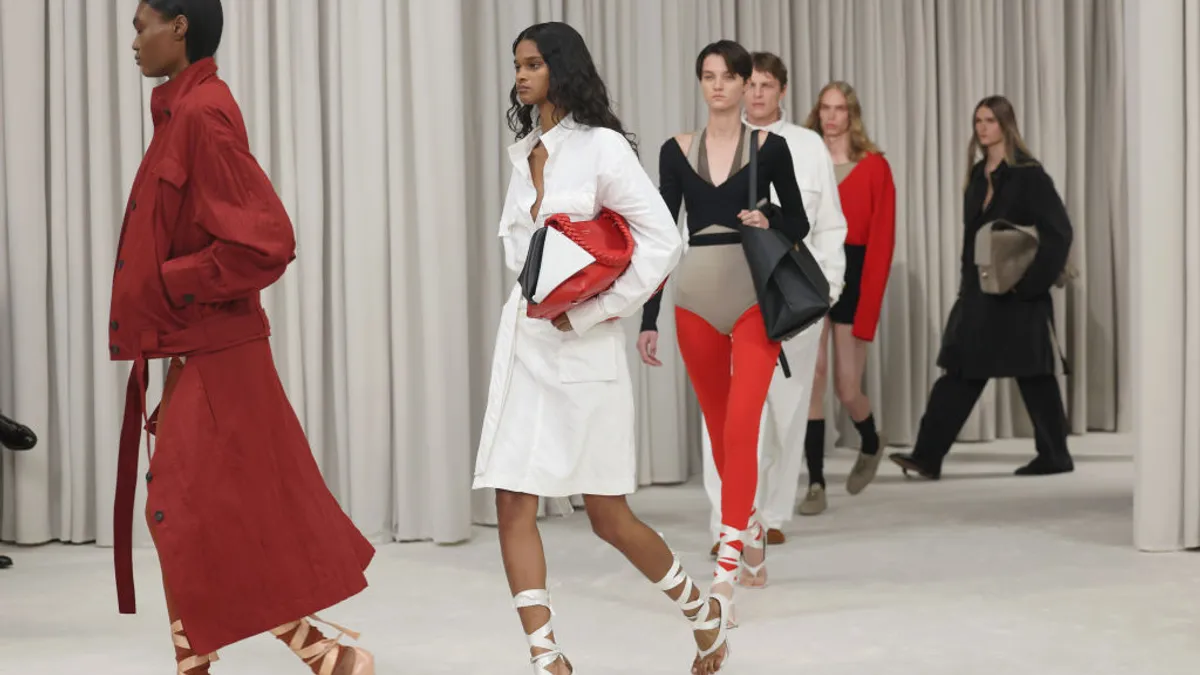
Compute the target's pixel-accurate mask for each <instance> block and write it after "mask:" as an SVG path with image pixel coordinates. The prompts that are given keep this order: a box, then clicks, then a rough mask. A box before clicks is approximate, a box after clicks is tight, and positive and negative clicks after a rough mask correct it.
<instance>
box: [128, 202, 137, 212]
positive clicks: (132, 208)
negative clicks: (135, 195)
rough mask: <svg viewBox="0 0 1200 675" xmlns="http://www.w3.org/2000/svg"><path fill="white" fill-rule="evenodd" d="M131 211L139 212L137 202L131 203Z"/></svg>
mask: <svg viewBox="0 0 1200 675" xmlns="http://www.w3.org/2000/svg"><path fill="white" fill-rule="evenodd" d="M129 210H130V211H137V200H134V201H131V202H129Z"/></svg>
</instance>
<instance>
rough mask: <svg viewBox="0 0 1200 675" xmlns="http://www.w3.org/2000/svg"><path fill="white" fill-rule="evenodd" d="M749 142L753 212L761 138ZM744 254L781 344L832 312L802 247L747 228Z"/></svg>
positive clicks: (817, 269) (821, 277) (824, 283)
mask: <svg viewBox="0 0 1200 675" xmlns="http://www.w3.org/2000/svg"><path fill="white" fill-rule="evenodd" d="M751 139H752V142H751V143H750V167H749V168H750V206H749V208H750V210H754V209H757V208H758V133H757V132H755V133H753V134H751ZM741 233H742V250H743V251H744V252H745V254H746V263H747V264H748V265H749V266H750V276H751V278H753V280H754V290H755V293H756V295H757V296H758V307H759V310H760V311H761V312H762V316H763V322H764V323H765V324H766V328H767V337H768V338H770V339H771V340H773V341H776V342H783V341H784V340H788V339H790V338H792V337H795V336H796V335H798V334H799V333H800V332H802V331H803V330H804V329H805V328H808V327H809V326H812V325H813V324H815V323H817V322H818V321H820V320H821V319H822V318H824V317H825V315H826V314H828V313H829V307H830V303H829V280H828V279H826V278H825V273H824V272H822V271H821V266H820V264H818V263H817V259H816V258H814V257H813V254H812V251H810V250H808V246H806V245H805V244H804V242H802V241H801V242H796V243H792V242H791V241H790V240H789V239H788V236H787V235H786V234H784V233H783V232H780V231H779V230H776V229H772V228H765V229H764V228H759V227H749V226H746V225H743V226H742V227H741Z"/></svg>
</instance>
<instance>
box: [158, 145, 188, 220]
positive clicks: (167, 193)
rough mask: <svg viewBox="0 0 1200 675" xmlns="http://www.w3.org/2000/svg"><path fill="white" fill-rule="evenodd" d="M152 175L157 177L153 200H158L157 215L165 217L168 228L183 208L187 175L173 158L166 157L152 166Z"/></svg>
mask: <svg viewBox="0 0 1200 675" xmlns="http://www.w3.org/2000/svg"><path fill="white" fill-rule="evenodd" d="M153 173H154V175H155V176H157V177H158V184H157V185H156V186H155V187H156V194H155V198H156V199H157V200H158V208H159V213H161V214H162V215H163V216H164V217H165V221H164V222H166V224H167V226H168V227H172V226H174V224H175V222H176V221H177V220H178V219H179V212H180V210H181V209H182V208H183V195H184V193H183V188H184V186H185V185H187V182H188V175H187V171H185V170H184V168H183V165H182V164H180V163H179V162H178V161H177V160H176V159H175V158H174V157H167V158H164V159H161V160H159V161H158V163H157V164H155V165H154V171H153Z"/></svg>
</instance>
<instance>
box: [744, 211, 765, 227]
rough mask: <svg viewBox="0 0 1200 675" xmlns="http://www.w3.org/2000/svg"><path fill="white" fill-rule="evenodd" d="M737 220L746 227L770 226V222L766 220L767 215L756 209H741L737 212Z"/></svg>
mask: <svg viewBox="0 0 1200 675" xmlns="http://www.w3.org/2000/svg"><path fill="white" fill-rule="evenodd" d="M738 220H740V221H742V224H743V225H745V226H747V227H757V228H759V229H766V228H768V227H770V226H771V222H770V221H768V220H767V217H766V216H765V215H763V212H762V211H759V210H758V209H755V210H753V211H746V210H743V211H742V212H741V213H738Z"/></svg>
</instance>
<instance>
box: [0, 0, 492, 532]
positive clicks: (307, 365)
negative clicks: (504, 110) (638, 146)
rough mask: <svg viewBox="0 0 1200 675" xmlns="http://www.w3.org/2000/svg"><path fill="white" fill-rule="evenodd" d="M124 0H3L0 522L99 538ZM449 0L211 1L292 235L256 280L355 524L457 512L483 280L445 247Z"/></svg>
mask: <svg viewBox="0 0 1200 675" xmlns="http://www.w3.org/2000/svg"><path fill="white" fill-rule="evenodd" d="M136 5H137V3H134V2H128V1H127V0H0V50H2V51H0V54H2V59H0V60H2V63H0V106H2V107H0V111H2V113H0V119H2V126H0V214H2V217H3V221H0V325H2V326H3V330H0V408H2V409H4V410H5V411H6V412H9V413H10V414H12V415H13V416H15V417H16V418H17V419H20V420H22V421H23V422H25V423H26V424H29V425H30V426H31V427H33V428H34V429H35V430H36V431H37V432H38V434H39V435H40V437H41V442H40V443H39V445H38V448H37V449H36V450H34V451H33V452H28V453H23V454H21V455H14V453H9V452H4V453H3V454H2V455H0V466H2V469H0V471H2V473H3V478H2V483H0V485H2V488H0V513H2V519H0V538H2V539H4V540H10V541H12V540H15V541H17V542H20V543H38V542H44V541H47V540H63V541H72V542H82V541H89V540H96V541H98V542H99V543H100V544H104V545H107V544H109V543H110V541H111V532H112V522H111V513H112V493H113V488H114V476H115V473H114V471H115V469H114V461H115V457H116V450H117V437H118V430H119V425H120V421H121V411H122V407H121V405H122V400H123V397H124V382H125V377H126V374H127V373H128V367H127V366H126V365H123V364H113V363H111V362H110V361H109V360H108V357H107V354H106V352H105V350H104V338H103V336H104V331H105V329H106V328H105V327H106V324H107V320H108V319H107V314H108V302H109V289H110V283H111V273H112V262H113V259H114V254H115V246H116V239H117V234H118V232H119V230H120V224H121V223H120V213H121V205H122V204H123V203H124V199H125V196H126V194H127V191H128V189H129V186H130V184H131V182H132V179H133V175H134V172H135V170H136V168H137V166H138V162H139V160H140V158H141V155H142V152H143V150H144V148H145V146H146V144H147V143H148V141H149V138H150V135H151V132H152V128H151V125H150V123H149V121H148V119H147V114H146V111H147V108H148V103H149V91H150V88H151V87H152V86H153V84H154V83H153V82H146V81H144V80H143V79H142V78H141V77H140V75H139V74H138V72H137V70H136V68H135V66H134V64H133V61H132V52H131V50H130V43H131V41H132V39H133V32H132V28H131V27H130V26H131V20H132V18H133V12H134V10H135V9H136ZM469 5H470V3H461V2H394V1H392V0H340V1H339V0H226V1H225V3H224V7H225V26H226V32H225V36H224V41H223V43H222V47H221V50H220V51H219V52H218V54H217V61H218V64H219V66H220V69H221V74H222V76H223V77H225V78H226V79H227V80H228V81H229V83H230V85H231V87H232V88H233V91H234V94H235V95H236V96H237V98H238V100H239V101H240V103H241V105H242V109H243V112H244V114H245V118H246V122H247V126H248V127H249V129H250V135H251V143H252V145H253V149H254V152H255V153H256V155H257V156H258V158H259V161H260V163H261V164H262V165H263V167H264V168H265V169H266V170H267V172H268V173H269V174H270V175H271V177H272V179H273V181H274V183H275V185H276V187H277V189H278V191H279V193H280V194H281V195H282V197H283V200H284V203H285V204H286V205H287V208H288V211H289V213H290V214H291V216H292V218H293V221H294V224H295V228H296V235H297V239H298V260H297V261H296V263H295V264H294V265H293V266H292V268H291V269H290V270H289V272H288V273H287V274H286V275H284V277H283V279H282V281H280V282H279V283H278V284H277V285H276V286H275V287H273V288H272V289H270V291H269V292H268V293H267V298H266V300H267V309H268V312H269V313H270V315H271V319H272V324H273V328H274V336H273V339H272V342H273V345H274V347H275V349H276V361H277V364H278V367H279V370H280V372H281V375H282V377H283V381H284V384H285V386H286V388H287V391H288V394H289V395H290V396H291V399H292V402H293V403H294V405H295V407H296V410H297V412H298V414H299V416H300V419H301V421H302V423H303V424H304V426H305V429H306V430H307V432H308V434H309V437H310V440H311V441H312V446H313V451H314V453H315V455H316V457H317V460H318V461H319V463H320V465H321V467H322V469H323V471H324V474H325V477H326V479H327V480H328V482H329V485H330V487H331V488H332V489H333V491H334V493H335V494H336V495H337V496H338V497H339V498H340V500H341V503H342V505H343V507H344V508H345V509H346V511H347V512H348V513H349V514H350V516H351V517H352V518H353V519H354V520H355V522H357V523H358V525H359V526H360V527H361V528H362V529H363V531H364V532H365V533H367V534H368V535H369V536H372V537H375V538H376V539H384V540H386V539H392V538H394V539H398V540H413V539H432V540H435V541H439V542H454V541H461V540H464V539H466V538H467V537H468V536H469V535H470V514H469V509H470V494H469V485H470V484H469V479H470V472H471V471H470V459H471V449H472V447H473V443H474V439H473V438H472V432H471V424H470V422H469V416H470V406H469V403H468V402H469V400H470V398H471V381H470V378H471V375H470V373H471V364H472V361H473V359H474V358H475V357H473V356H472V354H471V345H470V339H469V334H470V330H471V327H472V326H473V325H474V324H476V323H478V322H480V321H488V320H489V319H488V318H485V317H480V318H473V317H471V314H472V313H474V314H475V315H480V314H484V313H485V312H486V311H487V310H486V309H485V308H491V306H492V304H493V301H492V299H491V298H486V299H483V298H480V297H479V296H478V294H477V293H475V292H474V291H473V290H472V289H473V288H474V283H475V282H476V281H477V279H478V278H479V275H478V274H477V273H475V272H474V271H473V270H474V269H475V268H474V267H472V265H471V263H472V261H471V260H469V259H468V257H467V256H466V255H464V251H465V250H466V249H467V242H468V241H469V240H471V239H472V235H473V234H474V233H475V232H477V231H478V230H479V229H480V227H479V226H478V224H477V223H476V222H475V221H473V220H470V219H469V218H468V212H467V211H468V205H469V204H470V202H471V201H472V200H471V199H465V198H464V195H466V194H467V193H466V192H465V190H466V185H465V184H464V181H463V174H464V171H465V167H466V166H467V164H468V160H470V162H471V163H472V164H475V163H477V161H478V160H477V158H476V153H475V150H474V148H469V147H468V145H467V144H468V142H469V139H468V138H467V137H465V136H464V132H466V131H467V130H470V129H474V128H476V127H477V121H478V116H477V115H476V114H475V111H474V110H471V109H469V108H467V107H466V105H465V102H464V96H465V93H466V87H465V83H464V80H463V78H462V76H461V73H463V72H464V58H465V57H464V54H465V53H466V48H467V40H466V39H465V37H464V36H463V34H462V30H461V29H462V26H463V21H464V16H466V15H467V14H470V11H471V8H470V6H469ZM448 82H449V83H450V86H447V83H448ZM491 145H496V146H497V147H498V144H491ZM493 152H498V150H493ZM489 156H493V157H494V156H495V155H489ZM478 348H479V347H478V345H476V349H478ZM158 372H159V373H161V370H159V371H158ZM150 395H151V397H155V396H157V392H156V391H152V392H151V394H150ZM143 461H144V460H143ZM135 526H136V527H138V528H139V531H140V533H141V535H142V536H141V541H142V542H147V541H148V537H147V536H146V533H145V532H144V531H142V528H143V525H142V524H141V522H140V521H138V522H136V523H135Z"/></svg>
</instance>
